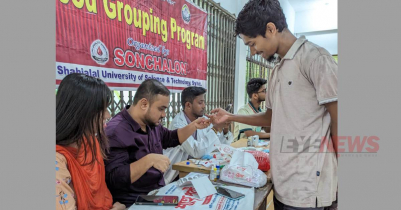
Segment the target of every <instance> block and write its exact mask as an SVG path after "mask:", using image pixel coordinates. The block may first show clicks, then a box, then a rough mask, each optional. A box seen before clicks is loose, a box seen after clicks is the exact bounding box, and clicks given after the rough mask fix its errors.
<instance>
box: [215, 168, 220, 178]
mask: <svg viewBox="0 0 401 210" xmlns="http://www.w3.org/2000/svg"><path fill="white" fill-rule="evenodd" d="M216 179H217V180H219V179H220V166H219V165H217V166H216Z"/></svg>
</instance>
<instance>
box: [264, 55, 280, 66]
mask: <svg viewBox="0 0 401 210" xmlns="http://www.w3.org/2000/svg"><path fill="white" fill-rule="evenodd" d="M266 61H267V62H268V65H270V66H271V67H274V66H275V65H276V64H277V63H279V62H280V57H279V55H278V54H277V53H275V54H274V55H272V56H270V57H268V58H267V59H266Z"/></svg>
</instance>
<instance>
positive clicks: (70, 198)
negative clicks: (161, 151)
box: [56, 73, 125, 210]
mask: <svg viewBox="0 0 401 210" xmlns="http://www.w3.org/2000/svg"><path fill="white" fill-rule="evenodd" d="M111 101H112V96H111V91H110V89H109V88H108V87H107V85H106V84H105V83H104V82H103V81H102V80H101V79H98V78H94V77H91V76H88V75H85V74H77V73H73V74H69V75H68V76H66V77H65V78H64V79H63V80H62V81H61V83H60V86H59V88H58V91H57V96H56V209H57V210H58V209H60V210H69V209H78V210H89V209H96V210H110V209H113V210H120V209H125V206H124V205H123V204H120V203H118V202H117V203H115V204H114V205H113V199H112V196H111V194H110V191H109V189H108V188H107V185H106V182H105V169H104V162H103V158H106V155H105V154H106V152H107V150H108V140H107V137H106V135H105V134H104V130H103V125H104V123H105V120H106V119H107V118H108V117H110V113H109V112H108V110H107V106H108V105H109V104H110V102H111Z"/></svg>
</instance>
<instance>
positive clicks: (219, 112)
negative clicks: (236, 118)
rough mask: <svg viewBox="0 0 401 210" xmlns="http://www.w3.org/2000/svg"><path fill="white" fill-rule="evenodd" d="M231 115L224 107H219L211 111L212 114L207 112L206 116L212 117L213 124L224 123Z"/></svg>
mask: <svg viewBox="0 0 401 210" xmlns="http://www.w3.org/2000/svg"><path fill="white" fill-rule="evenodd" d="M231 115H232V114H231V113H229V112H227V111H226V110H224V109H222V108H217V109H213V110H212V111H210V114H207V115H206V116H207V117H208V118H210V121H211V122H212V124H222V123H224V122H226V121H227V120H228V117H229V116H231Z"/></svg>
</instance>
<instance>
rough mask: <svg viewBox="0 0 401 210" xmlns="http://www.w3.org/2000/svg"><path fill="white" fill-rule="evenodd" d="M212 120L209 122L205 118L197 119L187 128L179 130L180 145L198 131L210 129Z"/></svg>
mask: <svg viewBox="0 0 401 210" xmlns="http://www.w3.org/2000/svg"><path fill="white" fill-rule="evenodd" d="M209 125H210V120H207V119H205V118H203V117H200V118H198V119H196V120H195V121H193V122H191V123H190V124H188V125H187V126H185V127H183V128H180V129H178V131H177V132H178V140H179V141H180V144H182V143H184V141H186V140H187V139H188V137H190V136H191V135H192V134H193V133H195V131H196V130H197V129H204V128H207V127H209Z"/></svg>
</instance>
